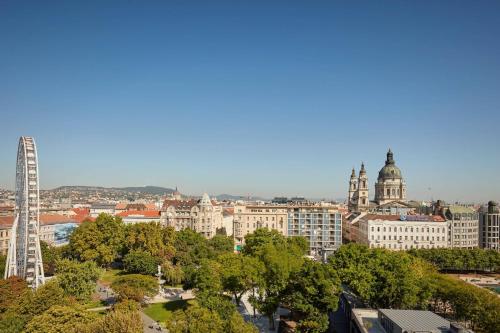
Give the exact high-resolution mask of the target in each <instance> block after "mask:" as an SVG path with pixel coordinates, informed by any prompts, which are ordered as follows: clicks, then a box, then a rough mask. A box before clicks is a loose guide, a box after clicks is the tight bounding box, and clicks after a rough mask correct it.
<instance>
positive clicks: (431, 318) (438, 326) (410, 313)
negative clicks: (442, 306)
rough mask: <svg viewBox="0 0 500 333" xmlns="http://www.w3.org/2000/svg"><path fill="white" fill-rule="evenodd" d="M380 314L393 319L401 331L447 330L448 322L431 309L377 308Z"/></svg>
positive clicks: (448, 327)
mask: <svg viewBox="0 0 500 333" xmlns="http://www.w3.org/2000/svg"><path fill="white" fill-rule="evenodd" d="M379 312H380V314H381V315H383V316H385V317H387V318H388V319H390V320H391V321H393V322H394V323H395V324H396V325H398V326H399V327H401V328H402V329H403V331H409V332H411V331H413V332H448V331H449V329H450V322H449V321H448V320H446V319H444V318H442V317H440V316H438V315H437V314H435V313H433V312H431V311H423V310H394V309H379Z"/></svg>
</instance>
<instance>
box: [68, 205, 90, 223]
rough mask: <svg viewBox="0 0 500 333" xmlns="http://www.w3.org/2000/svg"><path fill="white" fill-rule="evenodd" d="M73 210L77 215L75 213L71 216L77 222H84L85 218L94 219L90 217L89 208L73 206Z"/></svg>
mask: <svg viewBox="0 0 500 333" xmlns="http://www.w3.org/2000/svg"><path fill="white" fill-rule="evenodd" d="M72 211H73V212H74V213H75V214H76V215H73V216H72V217H71V218H72V219H74V220H75V221H76V222H77V223H82V222H83V221H85V220H92V219H91V218H90V209H89V208H73V209H72Z"/></svg>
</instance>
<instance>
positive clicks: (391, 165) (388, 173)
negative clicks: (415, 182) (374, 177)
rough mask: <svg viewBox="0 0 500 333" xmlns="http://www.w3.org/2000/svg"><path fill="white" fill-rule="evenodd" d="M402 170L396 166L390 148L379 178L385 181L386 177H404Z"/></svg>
mask: <svg viewBox="0 0 500 333" xmlns="http://www.w3.org/2000/svg"><path fill="white" fill-rule="evenodd" d="M402 178H403V176H402V175H401V170H399V168H398V167H397V166H396V162H395V161H394V157H393V154H392V151H391V150H390V149H389V151H388V152H387V160H386V161H385V165H384V167H383V168H382V169H380V171H379V173H378V180H379V181H383V180H385V179H387V180H389V179H402Z"/></svg>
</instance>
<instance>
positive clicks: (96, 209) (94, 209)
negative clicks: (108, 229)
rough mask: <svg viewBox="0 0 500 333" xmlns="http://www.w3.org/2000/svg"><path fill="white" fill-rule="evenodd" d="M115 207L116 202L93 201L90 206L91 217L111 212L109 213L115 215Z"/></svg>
mask: <svg viewBox="0 0 500 333" xmlns="http://www.w3.org/2000/svg"><path fill="white" fill-rule="evenodd" d="M115 207H116V204H114V203H103V202H99V203H93V204H92V205H91V206H90V216H91V217H97V216H99V214H102V213H104V214H109V215H115Z"/></svg>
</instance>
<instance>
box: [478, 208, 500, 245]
mask: <svg viewBox="0 0 500 333" xmlns="http://www.w3.org/2000/svg"><path fill="white" fill-rule="evenodd" d="M479 216H480V219H479V246H480V247H482V248H483V249H490V250H496V251H500V209H499V208H498V205H497V203H496V202H494V201H490V202H488V207H485V208H483V209H482V210H481V213H480V215H479Z"/></svg>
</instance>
